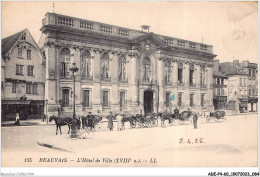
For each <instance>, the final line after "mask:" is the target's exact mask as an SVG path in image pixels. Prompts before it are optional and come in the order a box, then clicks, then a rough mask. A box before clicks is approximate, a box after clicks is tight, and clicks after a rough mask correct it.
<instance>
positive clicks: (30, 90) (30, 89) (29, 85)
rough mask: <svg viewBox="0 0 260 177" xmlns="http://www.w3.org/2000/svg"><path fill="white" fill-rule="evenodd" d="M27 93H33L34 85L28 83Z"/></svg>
mask: <svg viewBox="0 0 260 177" xmlns="http://www.w3.org/2000/svg"><path fill="white" fill-rule="evenodd" d="M26 93H28V94H31V93H32V83H26Z"/></svg>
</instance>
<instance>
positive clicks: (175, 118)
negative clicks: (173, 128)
mask: <svg viewBox="0 0 260 177" xmlns="http://www.w3.org/2000/svg"><path fill="white" fill-rule="evenodd" d="M191 115H192V112H191V111H183V112H181V113H180V114H172V113H160V117H161V119H162V121H164V120H168V121H169V125H173V124H174V122H176V123H177V124H178V125H179V124H185V122H186V121H190V122H191V121H192V119H191Z"/></svg>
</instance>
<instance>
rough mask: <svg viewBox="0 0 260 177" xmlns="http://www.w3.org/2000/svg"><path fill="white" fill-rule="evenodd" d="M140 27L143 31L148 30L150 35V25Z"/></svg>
mask: <svg viewBox="0 0 260 177" xmlns="http://www.w3.org/2000/svg"><path fill="white" fill-rule="evenodd" d="M140 27H141V28H142V31H145V30H147V31H148V33H149V29H150V26H148V25H142V26H140Z"/></svg>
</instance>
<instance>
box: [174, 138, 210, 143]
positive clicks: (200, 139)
mask: <svg viewBox="0 0 260 177" xmlns="http://www.w3.org/2000/svg"><path fill="white" fill-rule="evenodd" d="M179 143H180V144H205V141H204V138H195V139H190V138H189V139H183V138H180V139H179Z"/></svg>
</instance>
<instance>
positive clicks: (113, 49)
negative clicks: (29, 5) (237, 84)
mask: <svg viewBox="0 0 260 177" xmlns="http://www.w3.org/2000/svg"><path fill="white" fill-rule="evenodd" d="M146 29H148V31H146ZM41 31H42V36H41V39H40V42H39V47H40V48H41V49H42V51H44V55H45V57H46V73H45V78H46V80H45V85H46V87H45V99H46V100H48V109H47V111H48V113H50V114H57V110H58V108H59V107H60V108H61V110H62V114H68V115H72V110H73V109H72V107H73V92H74V91H73V79H72V74H71V72H70V70H69V68H70V65H71V63H76V66H77V67H78V68H79V70H78V72H77V73H75V74H76V81H75V82H76V83H75V84H76V90H75V95H76V96H75V106H76V114H77V115H80V114H85V113H87V112H89V111H91V112H93V113H94V114H96V113H97V111H98V110H99V111H101V113H102V114H108V113H109V112H110V111H112V112H119V111H123V112H127V113H131V114H136V113H150V112H162V111H165V110H166V109H167V110H168V111H171V110H172V109H173V108H175V107H178V108H180V109H181V110H187V109H188V108H189V109H191V110H213V104H212V103H213V89H212V88H213V59H214V58H215V57H216V55H214V54H213V47H212V46H211V45H206V44H202V43H196V42H192V41H188V40H183V39H177V38H173V37H169V36H164V35H159V34H154V33H152V32H149V26H145V25H143V26H142V31H139V30H133V29H128V28H124V27H119V26H114V25H109V24H104V23H99V22H95V21H90V20H84V19H79V18H74V17H69V16H64V15H60V14H56V13H46V15H45V18H44V19H43V20H42V28H41Z"/></svg>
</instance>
